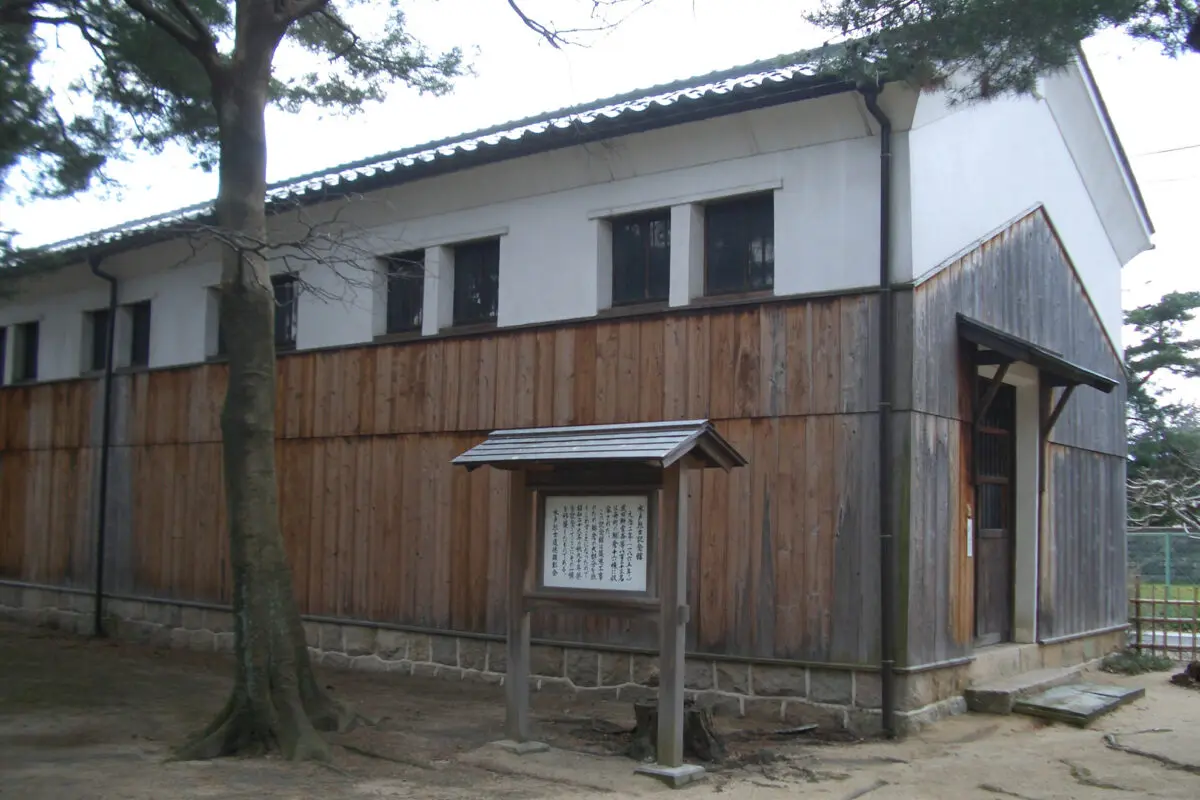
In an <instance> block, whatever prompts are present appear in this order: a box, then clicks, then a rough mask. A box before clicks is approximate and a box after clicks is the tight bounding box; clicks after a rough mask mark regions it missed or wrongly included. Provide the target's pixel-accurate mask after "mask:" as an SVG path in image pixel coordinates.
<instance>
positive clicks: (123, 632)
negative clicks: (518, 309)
mask: <svg viewBox="0 0 1200 800" xmlns="http://www.w3.org/2000/svg"><path fill="white" fill-rule="evenodd" d="M105 611H106V614H105V618H106V629H107V630H108V632H109V635H111V636H114V637H116V638H120V639H124V640H128V641H134V642H141V643H146V644H150V645H154V646H159V647H174V648H180V649H189V650H196V651H203V652H232V650H233V620H232V614H231V613H230V612H229V611H227V610H223V609H220V608H209V607H200V606H197V605H186V604H176V603H171V602H169V601H154V600H145V601H143V600H118V599H110V600H107V601H106V603H105ZM0 617H4V618H9V619H16V620H18V621H21V622H25V623H27V624H34V625H40V626H44V627H50V628H55V629H59V630H63V631H68V632H72V633H77V634H81V635H90V634H91V633H92V596H91V595H90V594H85V593H79V592H73V591H64V590H55V589H45V588H34V587H27V586H15V585H11V584H7V585H6V584H0ZM304 629H305V633H306V636H307V639H308V647H309V652H310V653H311V654H312V658H313V661H314V663H319V664H321V665H323V666H326V667H330V668H334V669H359V670H365V671H370V672H391V673H397V674H399V675H414V676H418V677H430V678H441V679H445V680H467V681H475V682H480V683H488V684H494V685H501V684H503V683H504V678H505V675H504V672H505V645H504V642H503V641H498V640H494V639H489V638H482V637H471V636H463V635H453V634H447V635H440V634H435V633H424V632H412V631H405V630H398V629H394V628H382V627H373V626H366V625H361V624H354V623H352V622H345V623H342V622H326V621H306V622H305V623H304ZM1110 639H1111V640H1112V641H1111V642H1110V641H1109V640H1110ZM1123 643H1124V634H1123V633H1122V632H1117V633H1115V634H1106V635H1105V636H1102V637H1091V638H1088V639H1079V640H1075V641H1074V642H1066V643H1063V644H1061V645H1047V646H1038V645H1028V646H1025V647H1029V648H1033V651H1034V652H1036V653H1037V654H1038V659H1039V663H1037V664H1036V665H1035V664H1034V663H1033V661H1032V656H1031V655H1030V654H1029V653H1024V651H1020V652H1018V651H1019V650H1020V649H1019V648H1015V647H1014V648H1006V649H1004V650H997V651H996V652H1008V651H1009V650H1012V651H1013V652H1018V655H1016V656H1015V659H1016V660H1015V661H1013V660H1012V659H1013V657H1012V656H1006V658H1007V660H1004V662H1003V663H1004V664H1005V665H1009V666H1012V665H1013V664H1015V666H1016V668H1017V669H1021V670H1024V669H1039V668H1041V667H1043V666H1051V665H1055V666H1057V665H1065V664H1069V663H1081V662H1082V661H1085V660H1090V659H1091V658H1096V657H1099V656H1102V655H1104V654H1105V653H1107V652H1110V651H1111V650H1112V649H1117V648H1118V647H1120V646H1122V645H1123ZM1110 645H1111V646H1110ZM1021 653H1024V655H1023V656H1022V655H1021ZM1076 657H1078V660H1076V661H1073V662H1072V661H1067V660H1066V659H1067V658H1076ZM993 658H995V656H994V655H991V654H989V655H988V656H987V657H986V659H981V660H984V661H985V663H989V664H990V663H993V662H992V661H991V659H993ZM1022 658H1024V660H1022ZM1027 664H1028V665H1027ZM978 672H979V668H978V667H977V666H976V664H975V663H970V664H963V665H961V666H956V667H947V668H942V669H937V670H930V671H927V672H920V673H915V674H901V675H898V676H897V706H898V711H897V715H896V716H897V721H898V723H899V727H900V729H901V730H902V731H908V730H912V729H916V728H919V727H921V726H923V725H926V724H929V723H931V722H934V721H936V720H938V719H942V718H944V717H946V716H950V715H952V714H960V713H964V712H965V711H966V703H965V702H964V701H963V698H962V692H963V690H964V689H965V688H966V687H967V685H968V684H969V683H970V682H971V681H972V680H973V679H976V678H977V673H978ZM685 682H686V688H687V695H688V696H689V697H690V698H693V699H694V700H696V702H699V703H702V704H704V705H706V706H709V707H710V708H712V710H713V713H715V714H718V715H728V716H736V717H747V718H750V719H752V720H755V721H758V722H760V723H762V724H775V725H779V726H781V727H782V726H794V725H804V724H809V723H816V724H818V725H820V726H821V727H822V728H829V729H842V730H849V731H852V732H854V733H858V734H861V735H872V734H876V733H879V732H880V730H881V722H882V714H881V712H880V706H881V704H882V697H881V688H880V679H879V674H878V673H877V672H874V671H866V670H863V671H856V670H847V669H830V668H821V667H816V666H803V665H790V664H764V663H747V662H743V661H733V660H725V659H721V660H715V659H705V658H696V659H693V658H689V659H687V661H686V673H685ZM530 683H531V688H532V689H533V690H535V691H547V692H569V693H574V694H578V695H585V696H593V697H597V698H606V699H612V700H630V701H633V700H639V699H643V698H650V697H654V696H655V695H656V693H657V688H656V687H657V686H658V659H657V657H656V656H651V655H642V654H637V653H628V652H618V651H612V650H593V649H587V648H578V647H563V646H558V645H547V644H535V645H533V646H532V649H531V652H530Z"/></svg>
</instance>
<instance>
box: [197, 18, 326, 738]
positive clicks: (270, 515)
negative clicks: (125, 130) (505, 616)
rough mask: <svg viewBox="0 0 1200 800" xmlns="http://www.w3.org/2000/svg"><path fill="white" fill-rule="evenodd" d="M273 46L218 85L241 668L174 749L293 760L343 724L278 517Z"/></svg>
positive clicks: (232, 536)
mask: <svg viewBox="0 0 1200 800" xmlns="http://www.w3.org/2000/svg"><path fill="white" fill-rule="evenodd" d="M240 33H241V32H240V31H239V34H240ZM239 39H240V35H239ZM242 45H243V42H242V41H239V43H238V46H239V48H241V46H242ZM250 49H253V48H250ZM262 49H266V48H265V47H264V48H262ZM273 49H274V47H273V44H272V45H271V46H270V50H269V51H268V52H267V53H265V54H264V60H263V61H262V62H261V63H258V64H257V66H256V65H255V64H253V63H252V62H253V61H254V59H253V58H248V59H246V60H244V61H243V62H241V66H242V69H241V70H238V71H237V72H234V73H231V75H230V80H228V81H227V82H226V84H225V85H223V86H217V87H214V101H215V103H216V106H217V111H218V117H219V120H220V127H221V142H220V146H221V166H220V188H219V191H218V194H217V204H216V210H217V221H218V226H219V228H220V232H221V236H222V240H223V241H224V242H226V243H225V244H224V245H223V253H222V279H221V286H220V293H221V304H220V306H221V309H220V318H221V326H222V331H223V334H224V339H225V342H226V351H227V354H228V358H229V387H228V391H227V393H226V395H225V407H224V410H223V412H222V414H221V432H222V436H223V449H224V465H225V490H226V500H227V507H228V524H229V542H230V555H231V562H232V568H233V615H234V641H235V654H236V659H237V666H236V670H235V683H234V687H233V692H232V694H231V696H230V697H229V700H228V702H227V703H226V705H225V708H224V709H222V711H221V712H220V713H219V714H218V715H217V716H216V718H215V719H213V721H212V722H211V723H210V724H209V725H208V727H207V728H205V729H204V730H203V731H201V732H200V733H199V734H198V735H197V736H196V737H195V738H193V739H192V740H191V741H190V742H188V743H187V744H185V745H184V746H183V747H181V748H180V750H179V751H178V754H177V755H178V757H179V758H183V759H192V758H215V757H218V756H226V755H234V754H243V753H245V754H254V753H265V752H269V751H272V750H279V751H281V752H282V753H283V755H284V756H285V757H287V758H289V759H326V758H328V757H329V747H328V745H327V743H326V742H325V741H324V740H323V739H322V738H321V736H320V735H319V734H318V733H317V730H333V729H338V728H340V727H342V726H343V724H344V722H345V721H346V720H347V719H348V717H347V715H346V713H345V711H344V709H342V707H341V706H340V704H338V703H336V702H334V701H333V700H332V699H331V698H329V696H328V695H327V694H326V693H325V692H324V691H323V690H322V689H321V688H320V686H319V685H318V684H317V683H316V681H315V679H314V676H313V672H312V665H311V663H310V661H309V656H308V647H307V642H306V640H305V636H304V629H303V626H302V624H301V621H300V614H299V610H298V608H297V606H296V602H295V598H294V595H293V589H292V573H291V569H290V567H289V566H288V562H287V554H286V551H285V549H284V543H283V535H282V531H281V529H280V525H279V510H278V503H279V499H278V492H277V488H276V486H277V484H276V479H275V343H274V319H275V300H274V293H273V291H272V289H271V282H270V276H269V273H268V266H267V262H266V260H265V259H264V258H263V257H262V255H261V252H262V248H263V245H264V244H265V243H266V241H267V237H266V217H265V208H264V205H265V190H266V136H265V122H264V112H265V108H266V95H267V80H268V77H269V74H270V58H271V53H272V52H273Z"/></svg>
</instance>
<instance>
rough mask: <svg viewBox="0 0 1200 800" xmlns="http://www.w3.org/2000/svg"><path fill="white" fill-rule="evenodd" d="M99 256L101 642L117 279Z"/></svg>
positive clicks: (96, 617) (96, 618) (95, 269)
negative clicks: (102, 300)
mask: <svg viewBox="0 0 1200 800" xmlns="http://www.w3.org/2000/svg"><path fill="white" fill-rule="evenodd" d="M102 260H103V258H102V257H101V256H98V255H91V256H89V257H88V266H89V267H91V270H92V274H93V275H95V276H96V277H97V278H100V279H101V280H103V281H107V282H108V326H107V327H108V329H107V330H106V331H105V332H104V336H105V343H104V390H103V391H104V396H103V400H102V406H101V412H100V413H101V419H102V421H101V423H100V491H99V495H100V496H99V499H98V503H97V508H96V596H95V600H94V602H93V606H92V634H93V635H94V636H96V637H99V638H103V637H104V636H106V635H107V634H106V633H105V630H104V544H105V541H104V539H105V534H106V531H107V526H106V525H105V524H104V523H105V518H106V517H107V516H108V452H109V450H110V447H109V445H110V444H111V442H112V386H113V344H114V342H113V339H114V336H113V331H114V330H115V328H116V323H117V279H116V276H114V275H112V274H111V273H108V272H105V271H104V270H102V269H101V268H100V262H101V261H102Z"/></svg>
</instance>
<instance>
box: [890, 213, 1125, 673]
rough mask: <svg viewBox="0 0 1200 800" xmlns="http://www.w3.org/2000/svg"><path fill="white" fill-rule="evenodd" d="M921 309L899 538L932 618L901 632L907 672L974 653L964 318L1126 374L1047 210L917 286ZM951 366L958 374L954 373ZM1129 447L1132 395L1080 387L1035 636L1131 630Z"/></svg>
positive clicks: (911, 582)
mask: <svg viewBox="0 0 1200 800" xmlns="http://www.w3.org/2000/svg"><path fill="white" fill-rule="evenodd" d="M912 309H913V310H912V352H913V353H914V358H913V363H912V373H911V374H912V384H911V402H912V410H913V413H912V419H911V424H910V425H909V427H908V430H909V431H910V433H911V447H912V462H911V470H912V475H911V480H910V481H908V482H907V485H908V486H909V487H910V488H909V491H910V492H911V494H910V496H909V497H907V498H905V500H904V502H906V503H907V512H906V513H905V514H904V515H903V517H904V518H903V519H902V520H901V526H902V528H904V527H905V526H906V528H907V529H906V531H905V532H904V533H902V535H901V538H902V540H903V545H904V547H905V548H906V553H907V560H906V562H905V566H906V567H907V570H908V575H907V580H908V584H907V587H906V589H905V592H906V594H905V600H906V601H907V603H908V605H909V608H910V609H913V610H914V612H915V610H917V609H927V611H925V612H924V613H919V614H918V613H912V614H910V615H909V617H908V629H907V632H906V642H907V649H908V662H909V663H914V664H920V663H930V662H936V661H942V660H946V659H952V658H957V657H961V656H964V655H968V654H970V652H971V650H972V647H973V627H974V563H973V560H972V559H970V558H967V556H966V536H967V532H966V516H967V507H968V505H970V504H972V502H973V489H972V485H971V454H970V445H971V425H970V419H971V408H970V396H969V388H968V387H969V385H970V384H969V376H970V375H971V373H972V371H973V368H972V367H971V365H970V364H969V362H967V361H966V360H965V356H966V353H967V348H966V347H965V346H964V345H962V344H960V342H959V340H958V336H957V331H956V323H955V315H956V313H957V312H962V313H965V314H967V315H968V316H971V317H974V318H975V319H978V320H980V321H982V322H984V323H986V324H988V325H992V326H994V327H997V328H1000V329H1001V330H1004V331H1007V332H1009V333H1012V334H1013V335H1016V336H1019V337H1021V338H1023V339H1027V340H1030V341H1032V342H1034V343H1036V344H1039V345H1041V346H1043V347H1046V348H1049V349H1050V350H1053V351H1056V352H1058V353H1060V354H1062V356H1063V357H1065V358H1067V359H1069V360H1071V361H1074V362H1077V363H1079V364H1082V365H1083V366H1085V367H1087V368H1089V369H1092V370H1095V371H1097V372H1099V373H1101V374H1104V375H1107V376H1110V377H1112V378H1114V379H1117V380H1121V379H1122V377H1123V371H1122V368H1121V362H1120V360H1119V358H1118V357H1117V355H1116V353H1115V352H1114V350H1113V348H1112V345H1111V343H1110V342H1109V340H1108V338H1107V337H1106V335H1105V333H1104V329H1103V327H1102V325H1101V323H1100V321H1099V318H1098V317H1097V315H1096V313H1095V310H1094V309H1093V307H1092V305H1091V301H1090V300H1089V298H1088V297H1087V294H1086V292H1085V291H1084V289H1083V286H1082V284H1081V283H1080V281H1079V278H1078V275H1077V274H1076V272H1075V269H1074V267H1073V265H1072V264H1071V262H1070V260H1069V258H1068V257H1067V255H1066V253H1065V251H1064V250H1063V248H1062V246H1061V244H1060V242H1059V240H1058V237H1057V234H1056V233H1055V231H1054V228H1053V226H1052V224H1051V222H1050V220H1049V218H1048V217H1047V215H1046V212H1045V211H1044V210H1043V209H1040V208H1039V209H1037V210H1035V211H1033V212H1031V213H1030V214H1028V215H1027V216H1025V217H1023V218H1022V219H1020V220H1018V221H1016V222H1015V223H1014V224H1013V225H1011V226H1010V227H1008V228H1007V229H1006V230H1004V231H1003V232H1001V233H999V234H998V235H996V236H995V237H993V238H991V239H989V240H988V241H985V242H983V243H982V244H981V245H980V246H979V247H977V248H975V249H973V250H972V251H970V252H968V253H967V254H965V255H963V256H962V257H960V258H958V259H957V260H956V261H955V262H954V263H952V264H950V265H949V266H947V267H946V268H945V269H943V270H941V271H940V272H938V273H937V274H935V275H934V276H933V277H932V278H930V279H929V280H927V281H925V282H923V283H920V284H919V285H917V286H916V287H915V290H914V292H913V293H912ZM956 363H957V365H958V367H957V376H950V375H948V374H947V365H948V364H956ZM1125 441H1126V440H1125V402H1124V386H1123V385H1122V386H1120V387H1118V388H1117V389H1116V390H1115V391H1114V392H1113V393H1112V394H1107V395H1106V394H1103V393H1101V392H1099V391H1096V390H1094V389H1091V388H1088V387H1081V388H1079V389H1078V390H1077V391H1076V392H1075V393H1074V395H1073V396H1072V398H1071V400H1070V403H1069V404H1068V406H1067V409H1066V411H1065V413H1064V414H1063V415H1062V417H1061V418H1060V419H1059V420H1058V423H1057V425H1056V426H1055V428H1054V430H1053V433H1052V435H1051V442H1053V443H1054V444H1053V446H1051V447H1050V448H1049V449H1050V450H1051V451H1052V452H1053V453H1054V457H1053V460H1052V466H1051V467H1049V468H1048V471H1049V475H1048V480H1047V486H1048V488H1047V489H1046V490H1045V491H1044V492H1043V494H1042V498H1041V510H1042V525H1041V527H1042V530H1041V533H1040V539H1039V547H1040V552H1041V555H1042V558H1041V560H1040V566H1039V573H1040V574H1039V593H1040V600H1039V602H1040V606H1039V629H1038V635H1039V638H1048V637H1054V636H1061V635H1066V634H1071V633H1084V632H1087V631H1091V630H1096V629H1098V628H1101V627H1106V626H1108V625H1114V624H1120V623H1121V622H1123V621H1124V594H1125V580H1124V575H1123V570H1124V566H1123V565H1124V552H1125V550H1124V546H1125V513H1124V502H1125V495H1124V454H1125ZM1085 540H1086V541H1085ZM1114 553H1115V554H1117V555H1115V556H1114V555H1112V554H1114ZM1101 554H1104V557H1103V558H1102V557H1100V556H1101ZM1117 562H1119V565H1118V563H1117Z"/></svg>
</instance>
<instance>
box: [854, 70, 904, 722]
mask: <svg viewBox="0 0 1200 800" xmlns="http://www.w3.org/2000/svg"><path fill="white" fill-rule="evenodd" d="M879 89H880V87H879V86H878V85H867V86H860V87H859V92H860V93H861V94H862V96H863V99H864V100H865V101H866V104H867V110H868V111H870V112H871V116H873V117H874V118H875V120H876V121H877V122H878V123H879V603H880V611H879V650H880V659H879V675H880V688H881V690H882V701H883V702H882V705H883V730H884V733H886V734H887V735H888V736H889V737H894V736H895V735H896V672H895V669H896V609H897V608H898V607H899V604H898V603H897V602H896V597H895V595H896V541H895V520H894V519H893V508H892V506H893V503H892V469H893V465H892V401H893V387H892V368H893V361H894V359H895V356H894V351H893V349H892V317H893V316H894V314H893V306H892V244H891V241H892V122H891V120H890V119H888V116H887V114H885V113H884V112H883V109H882V108H880V107H879V102H878V101H879Z"/></svg>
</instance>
